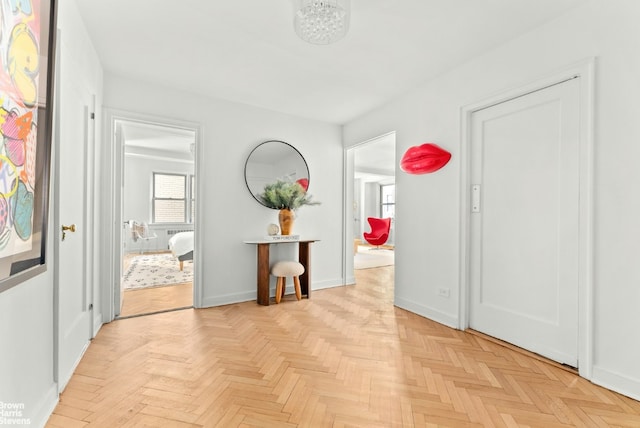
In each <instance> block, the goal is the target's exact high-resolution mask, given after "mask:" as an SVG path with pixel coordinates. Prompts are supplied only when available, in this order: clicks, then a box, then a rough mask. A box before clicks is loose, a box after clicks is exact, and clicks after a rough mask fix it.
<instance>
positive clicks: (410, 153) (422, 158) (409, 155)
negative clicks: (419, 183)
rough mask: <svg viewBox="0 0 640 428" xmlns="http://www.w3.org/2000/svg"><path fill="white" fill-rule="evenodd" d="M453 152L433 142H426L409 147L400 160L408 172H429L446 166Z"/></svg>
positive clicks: (404, 169) (401, 166)
mask: <svg viewBox="0 0 640 428" xmlns="http://www.w3.org/2000/svg"><path fill="white" fill-rule="evenodd" d="M449 159H451V153H449V152H448V151H446V150H444V149H442V148H440V147H439V146H437V145H435V144H433V143H425V144H422V145H420V146H413V147H410V148H409V149H407V151H406V152H405V153H404V156H402V160H401V161H400V168H401V169H402V170H403V171H404V172H406V173H407V174H428V173H431V172H435V171H437V170H439V169H440V168H442V167H443V166H445V165H446V164H447V162H449Z"/></svg>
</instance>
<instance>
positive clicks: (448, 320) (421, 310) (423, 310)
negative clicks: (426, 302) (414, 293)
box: [394, 296, 458, 329]
mask: <svg viewBox="0 0 640 428" xmlns="http://www.w3.org/2000/svg"><path fill="white" fill-rule="evenodd" d="M394 304H395V305H396V306H397V307H399V308H401V309H406V310H407V311H409V312H413V313H414V314H416V315H420V316H421V317H425V318H428V319H430V320H432V321H435V322H437V323H440V324H444V325H446V326H447V327H451V328H455V329H458V318H457V317H455V316H453V315H449V314H445V313H444V312H440V311H437V310H435V309H431V308H429V307H426V306H422V305H419V304H417V303H415V302H414V301H411V300H407V299H404V298H402V297H398V296H396V297H395V302H394Z"/></svg>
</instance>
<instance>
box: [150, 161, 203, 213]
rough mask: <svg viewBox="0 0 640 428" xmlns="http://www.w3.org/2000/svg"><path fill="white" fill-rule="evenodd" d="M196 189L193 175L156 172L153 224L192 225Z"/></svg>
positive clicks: (154, 177) (154, 178)
mask: <svg viewBox="0 0 640 428" xmlns="http://www.w3.org/2000/svg"><path fill="white" fill-rule="evenodd" d="M187 177H188V178H189V180H188V181H187ZM194 189H195V177H194V176H193V175H185V174H162V173H158V172H154V173H153V201H152V204H153V208H152V211H153V223H191V222H192V221H193V212H194V208H195V200H194V198H193V196H194V195H195V191H194Z"/></svg>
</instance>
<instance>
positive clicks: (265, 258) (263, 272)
mask: <svg viewBox="0 0 640 428" xmlns="http://www.w3.org/2000/svg"><path fill="white" fill-rule="evenodd" d="M257 247H258V294H257V302H258V304H259V305H264V306H269V244H258V245H257Z"/></svg>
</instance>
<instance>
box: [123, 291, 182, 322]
mask: <svg viewBox="0 0 640 428" xmlns="http://www.w3.org/2000/svg"><path fill="white" fill-rule="evenodd" d="M190 306H193V283H192V282H184V283H181V284H175V285H166V286H163V287H150V288H142V289H136V290H125V291H124V298H123V303H122V310H121V312H120V317H130V316H134V315H141V314H150V313H154V312H161V311H168V310H172V309H176V308H185V307H190Z"/></svg>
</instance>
